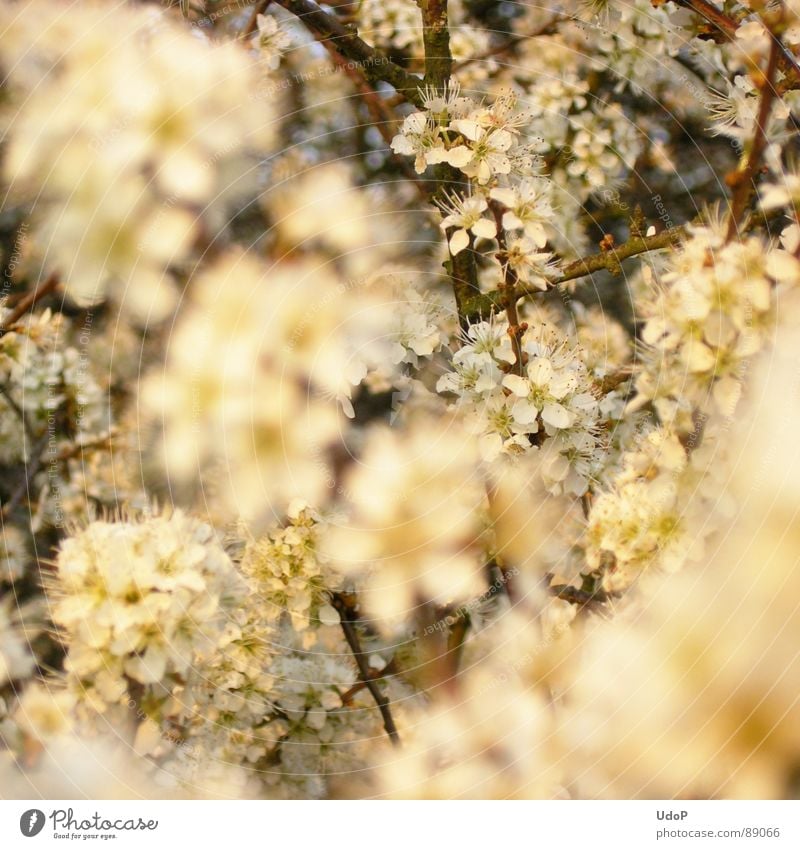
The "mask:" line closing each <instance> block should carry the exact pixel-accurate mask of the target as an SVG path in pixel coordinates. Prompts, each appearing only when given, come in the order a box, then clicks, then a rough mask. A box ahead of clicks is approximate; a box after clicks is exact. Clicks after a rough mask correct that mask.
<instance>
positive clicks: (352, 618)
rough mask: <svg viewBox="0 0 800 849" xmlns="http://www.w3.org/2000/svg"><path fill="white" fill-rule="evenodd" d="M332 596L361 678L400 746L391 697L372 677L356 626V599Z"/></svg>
mask: <svg viewBox="0 0 800 849" xmlns="http://www.w3.org/2000/svg"><path fill="white" fill-rule="evenodd" d="M331 597H332V601H333V606H334V607H335V608H336V610H337V612H338V613H339V617H340V619H341V626H342V633H343V634H344V638H345V640H347V645H348V646H349V647H350V651H351V652H352V653H353V657H354V658H355V661H356V666H357V667H358V671H359V674H360V676H361V680H362V681H363V682H364V686H365V687H366V688H367V689H368V690H369V692H370V695H371V696H372V698H373V700H374V701H375V704H376V705H377V706H378V710H379V711H380V712H381V717H382V719H383V727H384V729H385V730H386V733H387V734H388V735H389V739H390V740H391V741H392V744H393V745H394V746H399V745H400V735H399V734H398V733H397V726H396V725H395V724H394V718H393V717H392V711H391V707H390V704H389V699H387V698H386V696H384V695H383V693H382V692H381V690H380V687H379V686H378V683H377V681H376V680H375V679H374V678H373V677H372V675H371V670H370V668H369V663H367V656H366V654H365V652H364V650H363V649H362V648H361V640H360V639H359V636H358V630H357V628H356V623H357V622H358V613H357V608H356V604H355V601H354V599H353V598H352V597H351V596H349V595H346V594H345V593H338V592H337V593H332V595H331Z"/></svg>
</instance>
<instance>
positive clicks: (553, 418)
mask: <svg viewBox="0 0 800 849" xmlns="http://www.w3.org/2000/svg"><path fill="white" fill-rule="evenodd" d="M542 421H544V422H545V424H549V425H551V426H552V427H569V426H570V425H571V424H572V416H571V415H570V412H569V410H567V409H566V407H562V406H561V404H545V405H544V409H543V410H542Z"/></svg>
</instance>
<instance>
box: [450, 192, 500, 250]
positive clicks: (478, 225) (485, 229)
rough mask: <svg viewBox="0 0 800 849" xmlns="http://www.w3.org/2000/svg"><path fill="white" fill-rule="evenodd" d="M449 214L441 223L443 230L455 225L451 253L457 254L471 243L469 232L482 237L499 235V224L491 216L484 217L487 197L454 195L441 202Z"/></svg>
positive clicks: (451, 240) (451, 239) (489, 237)
mask: <svg viewBox="0 0 800 849" xmlns="http://www.w3.org/2000/svg"><path fill="white" fill-rule="evenodd" d="M440 205H441V208H442V211H443V212H446V213H447V215H445V217H444V218H443V219H442V223H441V224H440V225H439V226H440V227H441V228H442V230H449V229H450V228H452V227H455V228H456V230H455V232H454V233H453V234H452V236H450V242H449V244H450V253H451V254H452V255H453V256H456V255H457V254H459V253H460V252H461V251H463V250H464V248H466V247H467V246H468V245H469V234H470V233H472V234H473V235H474V236H476V237H478V238H481V239H493V238H494V237H495V236H496V235H497V225H496V224H495V223H494V221H492V220H491V219H490V218H484V217H483V213H484V212H486V210H487V209H488V204H487V202H486V198H484V197H482V196H481V195H472V196H470V197H465V198H461V197H458V195H452V196H451V197H449V198H447V200H446V201H443V202H442V203H441V204H440Z"/></svg>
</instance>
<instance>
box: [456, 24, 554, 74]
mask: <svg viewBox="0 0 800 849" xmlns="http://www.w3.org/2000/svg"><path fill="white" fill-rule="evenodd" d="M568 20H570V17H569V16H568V15H562V14H561V13H559V14H557V15H555V16H554V17H553V18H552V19H551V20H550V21H548V22H547V23H546V24H544V25H543V26H542V27H540V28H539V29H538V30H536V32H525V33H519V34H517V35H512V36H511V37H510V38H508V39H506V40H505V41H504V42H502V44H496V45H495V46H494V47H490V48H489V49H488V50H484V51H483V53H476V54H475V55H474V56H470V57H469V58H468V59H463V60H462V61H461V62H458V63H456V64H455V65H454V66H453V72H454V73H457V72H458V71H460V70H461V69H462V68H466V67H467V66H468V65H472V64H473V63H474V62H483V61H484V60H485V59H491V58H492V57H493V56H499V55H501V54H503V53H505V52H506V51H507V50H511V49H513V48H514V47H516V46H517V45H518V44H521V43H522V42H523V41H528V40H529V39H532V38H541V37H542V36H544V35H553V33H555V31H556V29H557V27H558V25H559V24H561V23H563V22H564V21H568Z"/></svg>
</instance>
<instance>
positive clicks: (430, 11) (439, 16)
mask: <svg viewBox="0 0 800 849" xmlns="http://www.w3.org/2000/svg"><path fill="white" fill-rule="evenodd" d="M417 5H418V6H419V8H420V11H421V12H422V42H423V44H424V45H425V83H426V84H427V85H431V86H433V87H434V88H437V89H441V88H442V87H443V86H444V85H445V83H447V81H448V80H449V79H450V74H451V73H452V71H453V57H452V55H451V53H450V29H449V27H448V25H447V0H417Z"/></svg>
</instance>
